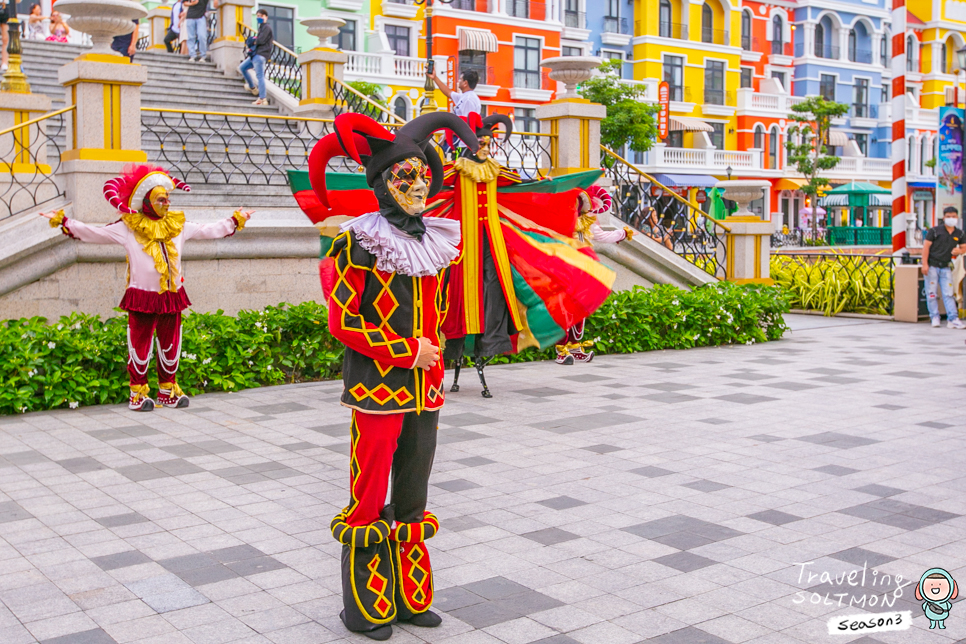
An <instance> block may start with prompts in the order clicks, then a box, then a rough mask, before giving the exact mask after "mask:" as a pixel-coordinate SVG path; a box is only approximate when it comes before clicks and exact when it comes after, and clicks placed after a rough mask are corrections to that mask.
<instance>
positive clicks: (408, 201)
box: [386, 157, 429, 216]
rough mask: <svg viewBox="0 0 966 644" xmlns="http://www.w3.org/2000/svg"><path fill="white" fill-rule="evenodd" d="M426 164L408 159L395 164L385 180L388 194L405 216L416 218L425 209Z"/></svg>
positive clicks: (427, 187)
mask: <svg viewBox="0 0 966 644" xmlns="http://www.w3.org/2000/svg"><path fill="white" fill-rule="evenodd" d="M426 170H427V167H426V164H425V163H424V162H423V161H422V160H421V159H418V158H416V157H410V158H408V159H406V160H404V161H400V162H399V163H397V164H395V165H394V166H393V167H392V169H391V171H390V176H389V177H388V178H387V179H386V187H387V188H389V194H391V195H392V198H393V199H395V200H396V203H397V204H399V207H400V208H401V209H402V210H403V212H405V213H406V214H407V215H410V216H416V215H419V214H421V213H422V212H423V211H424V210H425V209H426V198H427V197H428V196H429V184H428V183H427V182H426Z"/></svg>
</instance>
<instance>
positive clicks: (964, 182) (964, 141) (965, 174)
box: [923, 45, 966, 225]
mask: <svg viewBox="0 0 966 644" xmlns="http://www.w3.org/2000/svg"><path fill="white" fill-rule="evenodd" d="M956 62H957V63H959V70H958V71H957V72H956V92H955V94H954V96H955V100H956V105H955V107H956V108H957V109H959V72H960V71H962V72H963V73H964V74H966V45H964V46H963V47H961V48H960V49H957V50H956ZM959 123H960V128H961V129H960V133H961V134H960V145H961V146H963V148H966V123H963V119H962V118H960V119H959ZM961 149H962V148H961ZM960 165H961V166H962V176H961V177H960V183H959V185H960V189H961V190H962V192H963V196H962V201H961V202H960V204H959V222H960V225H962V222H963V215H964V213H966V164H964V163H960ZM937 181H938V179H937ZM925 223H926V222H923V225H925Z"/></svg>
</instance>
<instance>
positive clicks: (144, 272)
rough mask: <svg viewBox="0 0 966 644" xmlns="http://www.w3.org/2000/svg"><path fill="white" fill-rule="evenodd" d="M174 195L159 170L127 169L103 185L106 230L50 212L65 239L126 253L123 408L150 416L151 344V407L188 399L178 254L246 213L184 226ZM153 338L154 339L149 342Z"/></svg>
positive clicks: (225, 231) (172, 184) (235, 224)
mask: <svg viewBox="0 0 966 644" xmlns="http://www.w3.org/2000/svg"><path fill="white" fill-rule="evenodd" d="M175 188H179V189H181V190H184V191H185V192H189V191H190V190H191V187H190V186H188V185H187V184H185V183H183V182H181V181H180V180H178V179H176V178H174V177H172V176H170V175H169V174H168V173H167V172H165V171H164V170H163V169H161V168H158V167H154V166H149V165H132V166H129V167H127V168H125V171H124V173H123V174H122V175H121V176H120V177H117V178H115V179H111V180H109V181H108V182H107V183H105V184H104V198H105V199H107V201H108V203H110V204H111V206H113V207H114V208H116V209H117V211H118V212H119V213H121V218H120V219H119V220H118V221H116V222H114V223H113V224H109V225H107V226H88V225H87V224H84V223H83V222H80V221H77V220H75V219H68V218H67V217H66V216H65V215H64V211H63V210H61V211H58V212H57V214H56V215H55V216H54V217H53V218H52V219H51V220H50V225H51V226H52V227H57V226H60V229H61V231H62V232H63V233H64V234H65V235H68V236H70V237H71V238H73V239H77V240H79V241H82V242H87V243H90V244H119V245H121V246H123V247H124V250H125V251H126V252H127V264H128V280H127V281H128V284H127V290H126V291H125V292H124V297H123V298H122V299H121V303H120V304H119V305H118V306H119V307H120V308H122V309H124V310H125V311H127V312H128V363H127V371H128V374H129V376H130V382H131V396H130V401H129V407H130V408H131V409H133V410H136V411H150V410H152V409H154V400H152V399H151V397H150V396H149V395H148V394H149V393H150V391H149V387H148V370H149V368H150V363H151V357H152V354H153V345H154V344H156V345H157V350H158V356H157V365H156V367H157V372H158V401H157V402H158V404H161V405H164V406H165V407H187V406H188V398H187V396H185V395H184V392H182V391H181V388H180V387H179V386H178V383H177V373H178V362H179V359H180V357H181V312H182V311H183V310H184V309H186V308H188V307H189V306H191V301H190V300H189V299H188V296H187V294H186V293H185V290H184V286H183V284H184V275H183V274H182V270H181V252H182V248H183V246H184V243H185V242H186V241H187V240H189V239H221V238H222V237H230V236H232V235H234V234H235V231H237V230H239V229H241V228H243V227H244V225H245V222H246V221H247V214H243V213H242V212H241V211H238V212H236V213H235V214H234V215H232V216H231V217H228V218H227V219H222V220H221V221H217V222H213V223H209V224H198V223H194V222H190V221H185V216H184V213H183V212H180V211H175V210H168V209H167V206H166V205H165V206H164V207H161V206H159V205H157V203H158V199H159V198H163V199H164V200H165V202H164V203H165V204H166V203H167V201H166V200H167V197H168V194H169V193H170V192H172V191H173V190H174V189H175ZM155 337H156V340H155Z"/></svg>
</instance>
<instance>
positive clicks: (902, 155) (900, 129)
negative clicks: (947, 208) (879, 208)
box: [892, 0, 907, 253]
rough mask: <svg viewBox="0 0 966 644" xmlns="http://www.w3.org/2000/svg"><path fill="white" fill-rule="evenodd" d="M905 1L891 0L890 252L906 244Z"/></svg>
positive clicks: (895, 251) (900, 248)
mask: <svg viewBox="0 0 966 644" xmlns="http://www.w3.org/2000/svg"><path fill="white" fill-rule="evenodd" d="M906 216H907V214H906V1H905V0H892V252H893V253H898V252H899V251H901V250H903V249H904V248H905V247H906Z"/></svg>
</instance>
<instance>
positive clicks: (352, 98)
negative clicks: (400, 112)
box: [329, 77, 403, 123]
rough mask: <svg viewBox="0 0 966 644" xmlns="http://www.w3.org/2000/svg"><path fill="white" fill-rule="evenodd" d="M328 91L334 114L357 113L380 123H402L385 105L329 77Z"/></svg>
mask: <svg viewBox="0 0 966 644" xmlns="http://www.w3.org/2000/svg"><path fill="white" fill-rule="evenodd" d="M329 89H330V90H331V92H332V96H333V97H334V99H335V113H336V114H337V115H338V114H344V113H346V112H357V113H359V114H365V115H366V116H368V117H369V118H371V119H373V120H374V121H378V122H380V123H402V122H403V119H401V118H399V117H398V116H396V115H395V114H394V113H393V112H391V111H390V110H389V108H388V107H386V106H385V105H380V104H379V103H377V102H376V101H374V100H373V99H371V98H369V97H368V96H366V95H364V94H363V93H362V92H360V91H358V90H356V89H355V88H354V87H352V86H350V85H347V84H345V83H343V82H340V81H339V80H337V79H335V78H332V77H329Z"/></svg>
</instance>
